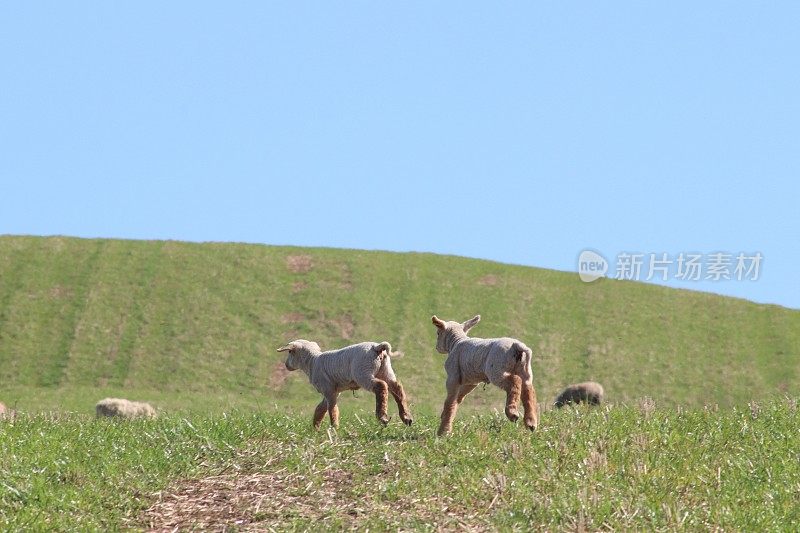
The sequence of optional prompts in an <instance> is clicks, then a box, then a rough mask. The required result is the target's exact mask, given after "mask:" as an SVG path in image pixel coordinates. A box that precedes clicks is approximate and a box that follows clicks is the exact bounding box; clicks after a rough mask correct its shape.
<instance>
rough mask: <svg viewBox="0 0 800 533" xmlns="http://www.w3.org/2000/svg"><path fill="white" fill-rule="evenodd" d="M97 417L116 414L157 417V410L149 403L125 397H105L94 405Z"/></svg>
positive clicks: (121, 416) (126, 416)
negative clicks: (133, 400)
mask: <svg viewBox="0 0 800 533" xmlns="http://www.w3.org/2000/svg"><path fill="white" fill-rule="evenodd" d="M94 410H95V414H96V415H97V418H100V417H103V416H116V417H120V418H155V417H156V410H155V409H153V407H152V406H151V405H150V404H149V403H145V402H132V401H130V400H125V399H123V398H105V399H103V400H100V401H99V402H97V405H95V406H94Z"/></svg>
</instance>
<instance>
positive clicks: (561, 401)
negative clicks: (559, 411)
mask: <svg viewBox="0 0 800 533" xmlns="http://www.w3.org/2000/svg"><path fill="white" fill-rule="evenodd" d="M604 394H605V393H604V391H603V386H602V385H600V384H599V383H596V382H594V381H585V382H583V383H576V384H574V385H569V386H568V387H566V388H565V389H564V390H562V391H561V392H560V393H559V395H558V396H557V397H556V401H555V402H554V403H553V405H554V406H555V407H564V406H565V405H567V404H577V403H587V404H589V405H600V404H601V403H603V396H604Z"/></svg>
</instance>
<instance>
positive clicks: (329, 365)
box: [278, 339, 412, 429]
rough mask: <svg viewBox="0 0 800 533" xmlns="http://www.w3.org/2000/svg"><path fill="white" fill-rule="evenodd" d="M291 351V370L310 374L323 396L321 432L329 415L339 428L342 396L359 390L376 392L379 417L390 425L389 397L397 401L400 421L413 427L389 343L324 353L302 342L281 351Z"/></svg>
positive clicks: (317, 416)
mask: <svg viewBox="0 0 800 533" xmlns="http://www.w3.org/2000/svg"><path fill="white" fill-rule="evenodd" d="M278 351H279V352H289V354H288V356H287V358H286V368H287V369H288V370H297V369H300V370H302V371H303V372H305V373H306V375H308V379H309V381H310V382H311V384H312V385H313V386H314V388H316V389H317V390H318V391H319V392H320V394H322V396H323V400H322V401H321V402H320V403H319V405H317V408H316V409H315V410H314V427H315V428H316V429H319V426H320V424H321V423H322V419H323V418H324V417H325V413H326V412H327V413H328V415H329V416H330V422H331V425H332V426H333V427H338V426H339V407H338V406H337V405H336V402H337V399H338V397H339V393H341V392H342V391H346V390H358V389H359V388H361V389H365V390H368V391H372V392H374V393H375V416H376V417H377V418H378V420H379V421H380V422H381V423H382V424H384V425H386V424H388V423H389V416H388V415H387V413H386V411H387V403H388V394H387V392H390V393H391V394H392V396H394V399H395V401H396V402H397V408H398V410H399V411H400V419H401V420H402V421H403V423H405V424H406V425H409V426H410V425H411V422H412V418H411V412H410V411H409V410H408V405H407V403H406V394H405V391H404V390H403V386H402V385H401V384H400V382H399V381H398V380H397V376H395V374H394V370H392V364H391V360H390V356H391V353H392V347H391V345H390V344H389V343H388V342H382V343H380V344H378V343H376V342H362V343H361V344H354V345H352V346H347V347H345V348H341V349H339V350H330V351H327V352H323V351H322V350H321V349H320V347H319V345H318V344H317V343H316V342H312V341H307V340H303V339H299V340H296V341H292V342H290V343H289V344H287V345H286V346H282V347H281V348H278Z"/></svg>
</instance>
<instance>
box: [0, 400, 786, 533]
mask: <svg viewBox="0 0 800 533" xmlns="http://www.w3.org/2000/svg"><path fill="white" fill-rule="evenodd" d="M436 422H437V421H436V419H435V418H433V417H429V416H425V417H422V418H421V419H418V420H417V423H416V424H415V425H414V426H412V427H410V428H406V427H405V426H403V425H402V424H400V423H399V422H395V423H393V424H391V425H390V426H389V427H387V428H385V429H380V428H379V427H378V425H377V424H376V423H375V421H374V420H371V419H370V420H364V419H362V417H361V416H360V415H358V413H357V412H353V411H352V410H348V411H346V412H345V413H344V414H343V423H342V426H341V427H340V429H339V431H338V432H333V431H325V430H323V431H320V432H314V431H313V430H311V429H310V425H309V423H308V420H307V417H296V416H281V415H276V414H268V415H256V414H252V413H241V412H240V413H233V414H229V415H226V416H214V417H210V416H200V415H198V416H190V417H166V418H163V419H160V420H156V421H139V422H127V423H118V422H113V421H108V420H93V419H91V418H90V417H87V416H76V415H68V416H61V417H53V416H45V415H37V416H35V417H33V418H30V419H28V418H25V419H19V420H17V421H16V422H14V423H9V422H6V423H1V424H0V449H2V450H3V451H4V453H3V454H2V456H0V467H1V468H2V471H3V477H2V481H0V529H3V530H6V529H9V530H23V529H24V530H54V529H57V530H114V529H146V528H155V529H158V530H165V531H167V530H173V529H174V528H175V527H181V528H182V529H189V528H192V527H194V528H210V527H216V528H218V529H219V528H221V526H222V525H223V524H224V525H227V527H229V528H233V529H234V530H235V529H240V530H246V529H267V528H270V527H271V528H276V529H279V530H315V531H318V530H320V528H323V529H324V528H327V529H337V528H353V527H355V528H359V529H366V528H369V529H370V530H377V531H381V530H395V529H397V528H411V529H417V530H435V529H459V528H468V529H472V530H497V529H500V530H513V529H520V530H529V529H535V530H582V529H586V530H597V529H613V530H624V529H627V530H639V531H642V530H648V531H652V530H674V529H689V530H696V531H707V530H711V529H722V530H727V531H768V530H783V531H796V530H797V528H798V527H800V441H799V440H798V439H797V428H798V425H800V415H798V412H797V404H796V401H791V400H784V401H774V402H768V403H762V404H756V403H753V404H751V405H749V406H746V407H745V408H744V409H738V408H735V409H721V410H719V411H714V410H712V409H696V410H683V409H678V408H670V409H663V408H655V409H654V408H653V405H651V404H646V403H645V404H642V405H639V406H631V407H614V408H612V407H607V408H602V409H595V410H591V409H577V410H573V409H565V410H561V411H550V412H547V413H545V415H544V418H543V426H542V430H541V431H539V432H536V433H530V432H528V431H526V430H524V429H523V428H521V427H520V426H519V425H517V426H514V425H512V424H511V423H509V422H507V421H505V419H504V418H502V417H501V416H500V415H499V414H494V415H491V414H487V415H482V416H477V417H470V416H467V417H462V418H461V419H459V420H458V423H457V424H456V430H455V433H454V435H453V436H452V437H450V438H445V439H439V438H436V437H435V436H434V430H435V427H436Z"/></svg>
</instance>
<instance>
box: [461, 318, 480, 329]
mask: <svg viewBox="0 0 800 533" xmlns="http://www.w3.org/2000/svg"><path fill="white" fill-rule="evenodd" d="M480 321H481V315H475V316H474V317H472V318H470V319H469V320H467V321H466V322H464V324H463V325H464V333H466V332H468V331H469V330H471V329H472V328H473V327H474V326H475V324H477V323H478V322H480Z"/></svg>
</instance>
